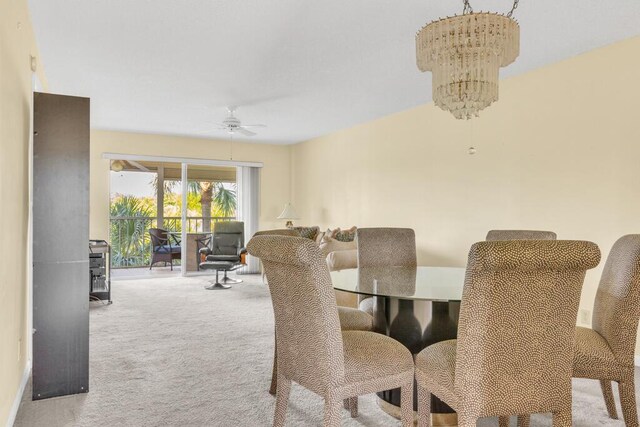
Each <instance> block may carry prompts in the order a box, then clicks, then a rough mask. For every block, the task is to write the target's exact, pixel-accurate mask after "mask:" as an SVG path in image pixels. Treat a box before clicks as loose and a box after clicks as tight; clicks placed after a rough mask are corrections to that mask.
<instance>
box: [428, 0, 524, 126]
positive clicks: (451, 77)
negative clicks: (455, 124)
mask: <svg viewBox="0 0 640 427" xmlns="http://www.w3.org/2000/svg"><path fill="white" fill-rule="evenodd" d="M517 6H518V0H516V1H515V2H514V5H513V8H512V9H511V11H510V12H509V13H508V14H507V15H502V14H499V13H489V12H479V13H474V12H473V9H472V8H471V6H470V5H469V1H468V0H465V1H464V11H463V14H462V15H455V16H452V17H447V18H444V19H440V20H438V21H434V22H431V23H429V24H427V25H425V26H424V27H423V28H422V29H421V30H420V31H419V32H418V33H417V35H416V60H417V65H418V69H419V70H420V71H423V72H424V71H431V72H432V74H433V82H432V91H433V102H434V104H435V105H437V106H438V107H440V108H441V109H443V110H445V111H449V112H451V114H453V116H454V117H455V118H456V119H470V118H472V117H477V116H478V114H479V112H480V111H481V110H483V109H485V108H487V107H488V106H489V105H491V104H492V103H493V102H495V101H497V100H498V86H499V70H500V68H501V67H506V66H507V65H509V64H511V63H513V62H514V61H515V60H516V58H517V57H518V55H519V54H520V25H518V23H517V22H516V21H515V20H514V19H513V18H512V17H511V16H512V14H513V11H514V10H515V9H516V8H517Z"/></svg>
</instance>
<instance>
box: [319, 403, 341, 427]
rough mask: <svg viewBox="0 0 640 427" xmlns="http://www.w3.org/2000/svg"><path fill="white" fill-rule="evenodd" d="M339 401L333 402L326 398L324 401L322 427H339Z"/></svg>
mask: <svg viewBox="0 0 640 427" xmlns="http://www.w3.org/2000/svg"><path fill="white" fill-rule="evenodd" d="M340 412H341V411H340V401H333V400H331V399H329V398H328V397H325V399H324V422H323V424H322V425H323V427H340V420H341V418H342V417H341V416H340Z"/></svg>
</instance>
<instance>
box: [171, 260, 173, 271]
mask: <svg viewBox="0 0 640 427" xmlns="http://www.w3.org/2000/svg"><path fill="white" fill-rule="evenodd" d="M171 271H173V257H171Z"/></svg>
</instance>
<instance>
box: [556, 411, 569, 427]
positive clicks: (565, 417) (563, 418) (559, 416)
mask: <svg viewBox="0 0 640 427" xmlns="http://www.w3.org/2000/svg"><path fill="white" fill-rule="evenodd" d="M571 422H572V420H571V410H567V411H560V412H554V413H553V424H552V425H553V427H571V425H572V424H571Z"/></svg>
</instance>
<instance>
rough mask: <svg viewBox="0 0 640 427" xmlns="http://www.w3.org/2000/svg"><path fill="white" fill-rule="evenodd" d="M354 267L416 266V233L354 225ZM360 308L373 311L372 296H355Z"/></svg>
mask: <svg viewBox="0 0 640 427" xmlns="http://www.w3.org/2000/svg"><path fill="white" fill-rule="evenodd" d="M356 243H357V246H358V268H360V267H385V266H386V267H416V266H417V265H418V262H417V257H416V233H415V232H414V231H413V230H412V229H410V228H358V230H357V231H356ZM358 306H359V307H360V310H362V311H364V312H366V313H369V314H373V298H372V297H365V296H362V295H358Z"/></svg>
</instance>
